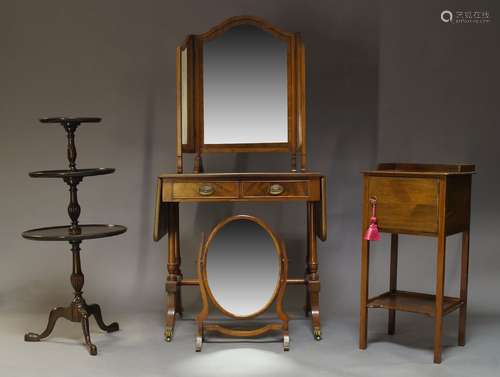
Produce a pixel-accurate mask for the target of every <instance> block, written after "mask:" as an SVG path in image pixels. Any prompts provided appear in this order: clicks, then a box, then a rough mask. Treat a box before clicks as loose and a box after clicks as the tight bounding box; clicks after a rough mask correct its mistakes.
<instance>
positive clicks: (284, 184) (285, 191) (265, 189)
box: [241, 180, 309, 199]
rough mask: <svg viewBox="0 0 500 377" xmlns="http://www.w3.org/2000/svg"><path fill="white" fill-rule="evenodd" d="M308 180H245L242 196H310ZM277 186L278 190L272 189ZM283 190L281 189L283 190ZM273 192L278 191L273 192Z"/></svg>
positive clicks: (304, 197) (305, 197)
mask: <svg viewBox="0 0 500 377" xmlns="http://www.w3.org/2000/svg"><path fill="white" fill-rule="evenodd" d="M308 183H309V182H308V181H279V180H276V181H269V182H263V181H245V182H242V183H241V188H242V196H243V197H246V198H263V197H265V198H272V197H276V196H281V197H287V198H302V199H307V198H308V197H309V192H308V191H309V190H308ZM273 188H276V191H272V189H273ZM280 189H281V190H282V191H281V190H280ZM273 192H276V193H275V194H273Z"/></svg>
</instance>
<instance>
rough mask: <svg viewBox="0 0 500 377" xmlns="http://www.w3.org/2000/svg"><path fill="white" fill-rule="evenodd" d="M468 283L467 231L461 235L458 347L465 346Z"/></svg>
mask: <svg viewBox="0 0 500 377" xmlns="http://www.w3.org/2000/svg"><path fill="white" fill-rule="evenodd" d="M468 281H469V229H467V230H466V231H464V232H463V234H462V272H461V277H460V301H462V306H461V307H460V312H459V320H458V323H459V325H458V345H460V346H464V345H465V322H466V319H467V285H468Z"/></svg>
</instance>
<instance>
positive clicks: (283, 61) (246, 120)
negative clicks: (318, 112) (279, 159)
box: [177, 16, 307, 173]
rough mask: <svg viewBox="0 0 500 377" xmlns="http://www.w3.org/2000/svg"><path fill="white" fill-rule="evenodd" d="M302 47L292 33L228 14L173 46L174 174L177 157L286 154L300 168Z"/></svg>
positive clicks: (303, 151)
mask: <svg viewBox="0 0 500 377" xmlns="http://www.w3.org/2000/svg"><path fill="white" fill-rule="evenodd" d="M304 92H305V59H304V47H303V44H302V40H301V38H300V35H299V34H298V33H291V32H286V31H283V30H281V29H279V28H277V27H275V26H273V25H271V24H270V23H268V22H267V21H265V20H263V19H261V18H259V17H254V16H237V17H231V18H229V19H227V20H225V21H223V22H221V23H219V24H218V25H216V26H214V27H213V28H211V29H210V30H208V31H207V32H204V33H202V34H193V35H189V36H188V37H187V38H186V39H185V40H184V42H183V44H182V45H181V46H179V47H178V49H177V171H178V172H179V173H181V172H182V171H183V159H182V155H183V153H194V154H195V158H194V165H195V166H194V172H202V171H203V167H202V154H203V153H213V152H287V153H289V154H290V157H291V168H290V170H291V171H297V170H298V169H299V168H298V167H297V157H299V161H300V170H301V171H305V170H307V168H306V113H305V97H304Z"/></svg>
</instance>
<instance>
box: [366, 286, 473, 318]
mask: <svg viewBox="0 0 500 377" xmlns="http://www.w3.org/2000/svg"><path fill="white" fill-rule="evenodd" d="M462 304H463V302H462V301H460V299H459V298H456V297H448V296H445V297H444V298H443V315H444V314H448V313H450V312H452V311H453V310H455V309H458V308H459V307H460V306H461V305H462ZM366 306H367V307H368V308H382V309H394V310H400V311H403V312H411V313H419V314H425V315H428V316H430V317H434V314H435V311H436V296H435V295H431V294H427V293H418V292H407V291H393V292H385V293H382V294H381V295H379V296H376V297H373V298H371V299H369V300H368V303H367V304H366Z"/></svg>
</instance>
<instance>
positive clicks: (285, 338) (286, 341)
mask: <svg viewBox="0 0 500 377" xmlns="http://www.w3.org/2000/svg"><path fill="white" fill-rule="evenodd" d="M283 351H284V352H286V351H290V337H289V336H288V335H284V336H283Z"/></svg>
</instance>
